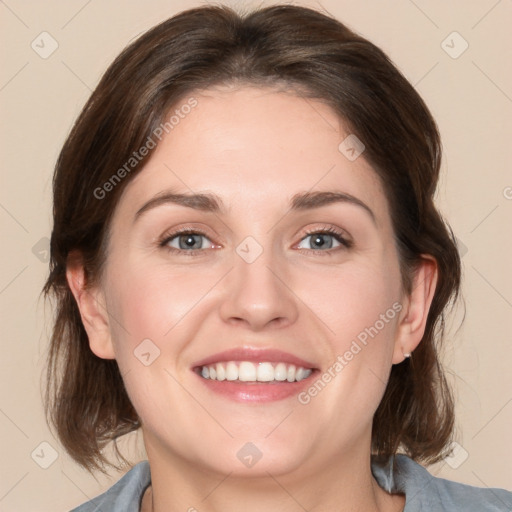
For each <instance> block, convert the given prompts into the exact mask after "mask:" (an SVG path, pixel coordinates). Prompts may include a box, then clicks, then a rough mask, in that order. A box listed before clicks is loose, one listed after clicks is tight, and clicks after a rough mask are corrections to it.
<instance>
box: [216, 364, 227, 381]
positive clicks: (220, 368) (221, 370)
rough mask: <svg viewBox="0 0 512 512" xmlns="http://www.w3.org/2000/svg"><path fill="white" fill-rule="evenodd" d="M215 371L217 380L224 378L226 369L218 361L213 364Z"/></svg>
mask: <svg viewBox="0 0 512 512" xmlns="http://www.w3.org/2000/svg"><path fill="white" fill-rule="evenodd" d="M215 371H216V373H217V380H226V369H225V368H224V366H223V365H221V364H220V363H217V365H216V366H215Z"/></svg>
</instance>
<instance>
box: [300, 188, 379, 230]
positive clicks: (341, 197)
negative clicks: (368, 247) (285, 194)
mask: <svg viewBox="0 0 512 512" xmlns="http://www.w3.org/2000/svg"><path fill="white" fill-rule="evenodd" d="M333 203H348V204H352V205H355V206H359V207H360V208H362V209H363V210H364V211H365V212H366V213H368V215H369V216H370V217H371V219H372V221H373V223H374V224H376V218H375V214H374V213H373V211H372V210H371V208H370V207H369V206H368V205H367V204H366V203H364V202H363V201H361V199H358V198H357V197H355V196H353V195H351V194H347V193H346V192H304V193H302V194H295V195H294V196H293V197H292V201H291V209H292V210H308V209H312V208H320V207H322V206H327V205H329V204H333Z"/></svg>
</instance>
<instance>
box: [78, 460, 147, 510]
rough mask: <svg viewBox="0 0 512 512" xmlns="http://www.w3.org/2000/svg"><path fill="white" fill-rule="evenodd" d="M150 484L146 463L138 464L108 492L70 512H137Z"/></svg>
mask: <svg viewBox="0 0 512 512" xmlns="http://www.w3.org/2000/svg"><path fill="white" fill-rule="evenodd" d="M150 483H151V473H150V470H149V463H148V461H143V462H139V463H138V464H137V465H135V466H134V467H133V468H132V469H130V471H128V473H126V474H125V475H124V476H123V477H122V478H121V479H120V480H119V481H118V482H117V483H116V484H114V485H113V486H112V487H111V488H110V489H108V491H106V492H105V493H103V494H101V495H100V496H98V497H96V498H94V499H92V500H90V501H88V502H87V503H84V504H83V505H80V506H79V507H77V508H75V509H73V510H72V511H71V512H100V511H101V512H139V508H140V502H141V499H142V495H143V494H144V491H145V490H146V489H147V487H148V486H149V484H150Z"/></svg>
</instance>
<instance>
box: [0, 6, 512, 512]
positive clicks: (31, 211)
mask: <svg viewBox="0 0 512 512" xmlns="http://www.w3.org/2000/svg"><path fill="white" fill-rule="evenodd" d="M227 3H228V4H230V5H244V6H251V5H252V6H256V5H258V4H259V2H249V1H247V2H243V1H240V2H233V1H229V2H227ZM270 3H271V2H263V4H266V5H268V4H270ZM274 3H275V2H274ZM296 3H297V4H302V5H310V6H313V7H315V6H316V7H319V6H320V4H318V3H317V2H296ZM197 5H200V2H195V1H190V2H186V1H176V0H153V1H147V2H133V1H132V2H121V1H120V0H116V1H113V0H112V1H104V2H100V1H99V0H92V1H87V0H73V1H69V0H60V1H56V0H53V1H48V2H28V1H23V0H5V1H0V34H1V38H2V42H1V44H2V49H3V51H2V64H1V66H0V107H1V115H2V126H1V130H2V133H1V141H2V142H1V144H2V147H1V155H2V159H1V166H2V174H1V183H2V186H1V190H0V222H1V226H2V241H3V243H2V247H3V248H4V249H3V250H2V251H1V253H0V258H1V267H0V268H1V271H0V301H1V307H2V310H1V311H2V336H1V344H2V346H1V351H2V358H1V375H2V381H3V385H2V386H1V390H0V432H1V449H2V452H1V456H0V460H1V461H2V462H1V473H0V510H1V511H17V512H23V511H39V512H44V511H52V512H55V511H59V510H69V509H70V508H72V507H74V506H76V505H78V504H79V503H81V502H83V501H86V500H87V499H88V498H90V497H93V496H95V495H97V494H98V493H100V492H101V491H103V490H104V489H106V488H107V487H108V486H110V485H111V484H112V483H113V481H115V480H117V479H118V478H119V477H120V475H119V474H114V475H112V479H108V478H105V477H101V478H100V477H99V478H98V481H96V480H95V479H94V478H92V477H91V476H90V475H88V474H87V473H86V472H85V471H83V470H81V469H80V468H79V467H78V466H77V465H76V464H74V463H73V462H72V461H71V460H70V459H69V457H68V456H66V454H65V453H64V451H63V449H62V447H61V446H60V445H59V443H58V441H57V440H56V439H55V438H54V437H53V436H52V434H51V433H50V432H49V430H48V427H47V426H46V423H45V420H44V416H43V411H42V407H41V386H40V380H41V371H42V368H43V364H44V354H45V349H46V343H47V327H46V326H45V323H44V315H45V311H44V308H43V304H42V301H40V300H38V294H39V292H40V289H41V286H42V284H43V282H44V279H45V276H46V272H47V264H46V263H45V262H44V261H42V260H44V259H45V257H46V252H45V250H46V249H45V247H46V245H45V244H46V243H47V241H46V237H48V236H49V234H50V229H51V223H50V212H51V176H52V168H53V165H54V163H55V160H56V157H57V154H58V151H59V149H60V146H61V145H62V143H63V141H64V138H65V137H66V134H67V133H68V131H69V129H70V127H71V124H72V122H73V120H74V119H75V117H76V116H77V114H78V113H79V111H80V109H81V107H82V105H83V103H84V102H85V100H86V99H87V97H88V96H89V94H90V92H91V90H92V89H93V88H94V86H95V85H96V84H97V82H98V80H99V77H100V76H101V74H102V73H103V72H104V70H105V69H106V67H107V65H108V64H109V63H110V62H111V61H112V59H113V58H114V57H115V56H116V55H117V54H118V52H119V51H120V50H121V49H122V48H123V47H124V46H125V45H126V44H127V43H128V42H129V41H130V40H131V39H132V38H134V37H135V36H137V35H138V34H139V33H140V32H142V31H144V30H146V29H148V28H150V27H151V26H153V25H154V24H156V23H158V22H160V21H162V20H164V19H165V18H167V17H170V16H172V15H173V14H174V13H176V12H178V11H179V10H182V9H184V8H188V7H193V6H197ZM321 6H323V8H324V9H326V10H327V11H329V12H330V13H332V14H333V15H335V16H336V17H337V18H338V19H340V20H341V21H343V22H345V23H346V24H347V25H349V26H350V27H351V28H354V29H355V30H356V31H358V32H360V33H362V34H363V35H364V36H366V37H368V38H370V39H371V40H372V41H373V42H375V43H376V44H377V45H379V46H381V47H382V48H383V49H384V50H385V51H386V52H387V53H388V54H389V55H390V56H391V58H392V59H393V60H394V61H395V63H396V64H397V65H398V67H399V68H400V69H401V70H402V71H403V72H404V74H405V75H406V76H407V78H408V79H409V80H410V81H411V82H412V83H413V84H414V85H415V86H416V88H417V89H418V91H419V93H420V94H421V95H422V96H423V98H424V99H425V100H426V102H427V104H428V105H429V107H430V108H431V110H432V112H433V114H434V116H435V117H436V119H437V121H438V123H439V126H440V130H441V135H442V137H443V141H444V147H445V155H444V163H443V172H444V175H443V179H442V183H441V187H440V189H439V197H438V201H439V205H440V207H441V209H442V211H443V212H444V214H445V215H446V217H447V218H448V219H449V221H450V222H451V224H452V226H453V229H454V231H455V233H456V235H457V237H458V238H459V240H460V242H461V251H462V254H463V255H464V257H463V264H464V293H465V297H466V319H465V323H464V325H463V327H462V328H461V329H460V330H459V331H458V332H457V333H456V335H453V336H451V340H450V343H449V348H448V350H447V353H446V357H445V362H446V365H447V367H448V368H449V371H450V374H451V376H452V377H451V380H452V382H453V384H454V386H455V388H456V396H457V413H458V443H459V444H460V446H459V447H458V448H457V449H456V451H455V455H456V456H455V458H453V459H450V460H448V461H445V462H444V463H442V464H439V465H438V466H436V467H432V468H431V471H432V472H434V473H436V474H439V475H442V476H443V477H446V478H449V479H453V480H457V481H460V482H465V483H468V484H472V485H477V486H495V487H506V488H509V489H512V469H511V464H510V460H512V441H511V436H510V431H511V424H512V372H511V371H510V364H511V362H512V358H511V355H512V343H511V341H512V340H511V332H512V328H511V327H512V322H511V318H512V314H511V313H512V272H511V270H510V261H511V257H510V254H511V249H512V230H511V228H510V226H511V218H512V173H511V171H510V160H511V159H510V156H511V154H510V153H511V150H510V148H511V142H510V141H511V140H512V122H511V119H512V116H511V113H512V75H511V69H510V67H509V63H510V55H511V54H512V41H511V39H510V35H509V34H510V29H509V27H510V24H511V22H512V2H511V1H510V0H502V1H496V0H479V1H472V2H467V1H462V0H461V1H452V2H449V3H448V2H443V1H440V0H439V1H430V2H427V1H422V0H415V1H414V2H413V1H412V0H400V1H394V2H380V1H377V0H375V1H370V2H357V1H355V0H354V1H348V0H346V1H343V0H338V1H334V0H324V1H323V2H322V4H321ZM43 31H46V32H48V33H49V34H51V37H53V38H54V39H55V40H56V41H57V43H58V48H57V50H56V51H55V52H54V53H53V54H52V55H50V56H49V57H48V58H46V59H43V58H42V57H41V56H40V55H39V54H38V53H36V51H34V50H33V49H32V47H31V43H32V41H34V40H35V43H38V41H39V45H40V47H41V46H42V44H41V43H40V41H41V37H45V38H47V39H45V48H46V49H47V50H48V49H49V48H51V46H50V39H48V36H40V37H39V34H41V32H43ZM453 31H457V32H458V33H459V34H460V36H458V35H450V34H452V32H453ZM461 37H462V38H463V39H461ZM443 41H445V42H444V43H443ZM464 41H466V42H467V43H468V44H469V47H468V48H467V50H466V51H465V52H464V53H462V54H461V55H460V56H458V58H452V56H455V55H456V54H457V53H458V52H460V50H462V49H463V48H464ZM36 48H37V47H36ZM38 50H39V51H40V52H41V51H43V50H42V48H39V49H38ZM447 52H451V54H452V56H450V55H449V53H447ZM46 316H47V318H49V317H50V313H49V311H48V310H47V311H46ZM461 316H462V313H461V312H460V311H459V314H458V316H457V318H458V319H460V317H461ZM457 318H456V321H455V322H454V323H455V325H457V322H458V320H457ZM42 442H46V443H49V445H50V446H48V445H42V446H41V445H40V443H42ZM125 444H127V445H128V444H129V445H130V446H129V453H130V454H133V455H132V456H133V459H134V460H138V459H140V458H141V457H143V454H142V453H140V451H137V436H132V437H131V438H130V439H128V440H127V442H126V443H125ZM31 454H32V455H31ZM56 455H57V456H58V458H57V459H56V460H55V461H54V462H53V463H52V457H54V456H56ZM466 457H467V458H466ZM50 463H51V465H49V464H50ZM41 465H42V466H45V465H49V467H48V468H47V469H43V467H41Z"/></svg>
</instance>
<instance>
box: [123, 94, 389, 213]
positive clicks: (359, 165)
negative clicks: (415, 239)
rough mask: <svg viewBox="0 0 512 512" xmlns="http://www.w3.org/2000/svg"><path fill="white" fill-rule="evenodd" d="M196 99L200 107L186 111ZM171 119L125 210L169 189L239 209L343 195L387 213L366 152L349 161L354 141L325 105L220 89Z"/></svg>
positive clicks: (292, 97)
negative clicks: (325, 193) (314, 194)
mask: <svg viewBox="0 0 512 512" xmlns="http://www.w3.org/2000/svg"><path fill="white" fill-rule="evenodd" d="M191 99H193V101H194V104H195V106H194V108H191V109H190V108H182V106H183V105H186V104H191ZM171 116H173V118H172V121H173V123H172V129H170V130H169V133H167V134H164V136H163V137H162V138H161V141H160V142H159V143H158V146H157V147H156V149H155V150H154V152H153V155H152V157H151V159H150V160H149V162H148V163H147V164H146V165H145V167H144V168H143V169H142V170H141V171H140V172H139V173H138V174H137V175H136V176H135V177H134V178H133V179H132V180H131V182H130V183H129V184H128V185H127V187H126V189H125V191H124V193H123V198H122V200H121V203H124V204H120V207H123V208H124V207H126V203H129V204H130V205H133V208H135V206H136V205H137V204H140V202H142V201H144V200H147V199H148V198H150V197H151V196H153V195H156V194H158V193H161V192H162V191H163V190H166V189H173V190H177V191H180V192H187V193H191V192H192V193H198V192H208V193H213V194H215V195H218V196H220V197H222V198H223V200H224V202H225V203H226V204H227V205H228V206H237V207H239V208H254V207H261V204H262V203H264V204H266V205H267V206H268V205H270V204H274V205H276V206H277V205H282V203H283V202H286V201H289V199H290V198H291V197H292V196H293V195H294V194H296V193H300V192H306V191H317V190H341V191H343V192H345V193H348V194H351V195H354V196H356V197H358V198H359V199H361V200H362V201H364V202H366V203H367V204H368V203H369V204H371V205H372V209H374V210H376V213H377V216H378V217H379V216H383V215H386V212H387V205H386V200H385V197H384V193H383V190H382V187H381V184H380V181H379V179H378V177H377V175H376V173H375V171H374V170H373V169H372V168H371V166H370V165H369V164H368V163H367V162H366V160H365V159H364V153H363V154H362V155H361V156H360V157H359V158H356V159H353V158H347V153H346V152H345V151H344V150H345V149H346V143H343V141H344V140H346V139H347V137H349V139H348V141H350V140H351V138H350V137H352V136H351V134H350V133H349V132H348V131H347V130H346V129H345V127H344V126H343V122H342V120H341V119H340V118H339V117H338V116H337V115H336V113H335V112H334V111H333V110H332V109H331V108H330V107H329V106H328V105H326V104H325V103H323V102H321V101H319V100H313V99H311V98H306V97H303V96H301V95H298V94H296V93H294V92H291V91H290V92H285V91H278V90H276V89H272V88H257V87H249V86H244V87H238V88H233V87H216V88H212V89H208V90H205V91H201V92H199V91H198V92H197V93H191V94H190V95H189V96H187V97H185V98H184V99H182V100H181V102H179V103H177V104H176V105H175V106H174V107H173V108H172V110H171V112H170V113H169V115H168V116H167V117H166V120H169V119H170V117H171ZM340 144H341V149H340ZM356 149H358V148H356ZM349 156H352V155H350V154H349ZM127 199H129V201H128V200H127ZM379 210H380V211H379Z"/></svg>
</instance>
